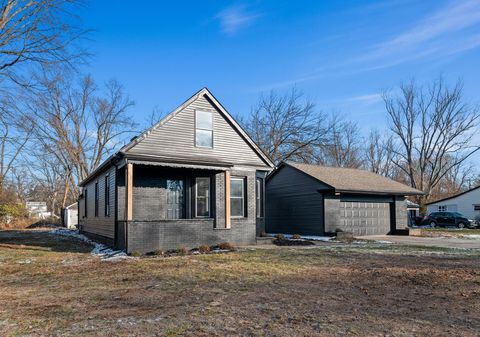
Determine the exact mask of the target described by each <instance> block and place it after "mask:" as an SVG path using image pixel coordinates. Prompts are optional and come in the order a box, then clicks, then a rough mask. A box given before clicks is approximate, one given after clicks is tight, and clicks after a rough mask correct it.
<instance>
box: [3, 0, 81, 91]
mask: <svg viewBox="0 0 480 337" xmlns="http://www.w3.org/2000/svg"><path fill="white" fill-rule="evenodd" d="M79 2H80V0H3V1H1V7H0V78H2V77H3V78H9V79H12V80H14V81H15V82H17V83H18V82H19V81H22V80H21V79H20V77H21V74H22V71H23V70H24V68H22V70H21V69H20V68H19V67H20V66H27V65H33V64H37V65H39V64H43V65H44V64H54V63H63V64H71V62H72V61H73V60H74V59H76V58H78V57H81V56H83V55H85V53H84V52H82V51H81V49H80V48H78V46H75V45H74V43H75V42H76V41H77V39H78V38H79V37H81V36H82V35H83V34H84V33H85V31H84V30H82V29H81V28H79V27H80V25H79V24H76V23H79V19H78V18H77V17H76V16H75V15H74V11H75V9H76V7H77V6H76V5H77V4H78V3H79Z"/></svg>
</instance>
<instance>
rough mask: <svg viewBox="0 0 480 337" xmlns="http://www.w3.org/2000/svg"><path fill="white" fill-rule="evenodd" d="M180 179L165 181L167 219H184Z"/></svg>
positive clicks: (182, 183) (183, 198) (183, 196)
mask: <svg viewBox="0 0 480 337" xmlns="http://www.w3.org/2000/svg"><path fill="white" fill-rule="evenodd" d="M184 185H185V184H184V181H183V180H181V179H167V219H184V218H185V188H184Z"/></svg>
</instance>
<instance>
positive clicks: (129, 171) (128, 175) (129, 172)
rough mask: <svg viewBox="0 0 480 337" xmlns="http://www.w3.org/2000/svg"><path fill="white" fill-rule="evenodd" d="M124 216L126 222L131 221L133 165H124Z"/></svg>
mask: <svg viewBox="0 0 480 337" xmlns="http://www.w3.org/2000/svg"><path fill="white" fill-rule="evenodd" d="M125 192H126V194H127V195H126V198H125V215H126V219H125V220H127V221H131V220H132V219H133V209H132V201H133V198H132V192H133V164H132V163H127V165H125Z"/></svg>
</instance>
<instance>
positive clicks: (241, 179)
mask: <svg viewBox="0 0 480 337" xmlns="http://www.w3.org/2000/svg"><path fill="white" fill-rule="evenodd" d="M233 180H240V181H241V182H242V197H241V199H242V215H230V217H231V218H233V219H242V218H245V178H242V177H231V178H230V185H231V182H232V181H233ZM232 199H240V197H232V193H231V192H230V200H232ZM231 209H232V207H231V206H230V212H231Z"/></svg>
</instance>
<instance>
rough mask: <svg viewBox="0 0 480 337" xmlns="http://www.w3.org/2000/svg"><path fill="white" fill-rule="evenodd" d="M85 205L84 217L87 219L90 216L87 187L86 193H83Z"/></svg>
mask: <svg viewBox="0 0 480 337" xmlns="http://www.w3.org/2000/svg"><path fill="white" fill-rule="evenodd" d="M83 198H84V199H83V200H84V201H83V205H84V206H85V207H84V209H83V216H84V217H85V218H86V217H87V215H88V190H87V188H86V187H85V191H84V192H83Z"/></svg>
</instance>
